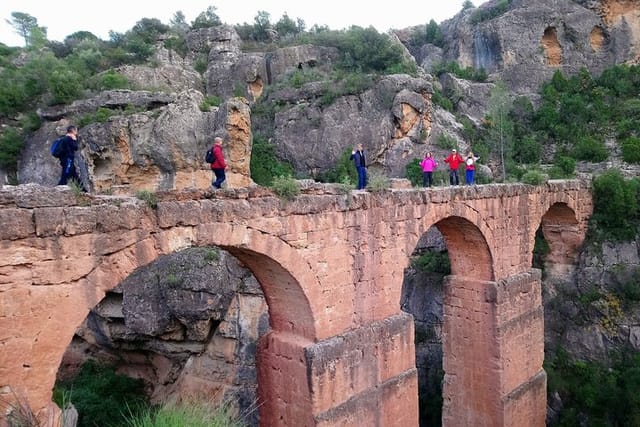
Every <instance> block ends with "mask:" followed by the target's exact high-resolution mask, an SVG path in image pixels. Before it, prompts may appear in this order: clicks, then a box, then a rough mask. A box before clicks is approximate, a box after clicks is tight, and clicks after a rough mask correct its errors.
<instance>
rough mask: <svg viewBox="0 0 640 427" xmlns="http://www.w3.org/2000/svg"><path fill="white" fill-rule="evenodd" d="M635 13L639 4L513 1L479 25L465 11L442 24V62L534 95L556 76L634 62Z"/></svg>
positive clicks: (638, 29)
mask: <svg viewBox="0 0 640 427" xmlns="http://www.w3.org/2000/svg"><path fill="white" fill-rule="evenodd" d="M581 3H582V4H581ZM494 6H495V4H494V3H492V2H488V3H485V4H484V5H482V6H481V7H480V8H481V9H485V10H486V9H489V8H492V7H494ZM639 12H640V6H639V5H638V4H637V2H631V1H626V0H602V1H599V2H588V4H587V2H580V3H578V2H574V1H570V0H559V1H556V0H541V1H535V2H531V1H526V0H516V1H513V2H512V3H511V7H510V10H509V11H507V12H506V13H504V14H502V15H500V16H498V17H496V18H494V19H489V20H485V21H480V22H477V20H474V19H473V18H474V16H477V15H474V14H477V13H478V9H471V10H466V11H464V12H462V13H461V14H459V15H457V16H456V17H455V18H453V19H451V20H449V21H445V23H444V34H445V39H446V45H447V48H446V49H445V55H444V56H445V59H446V60H453V61H457V62H458V63H460V65H461V66H462V67H467V66H472V67H475V68H484V69H485V70H486V71H487V72H489V73H499V74H500V76H501V78H502V79H503V80H505V81H507V82H508V83H509V85H510V87H511V88H512V89H514V90H516V91H517V92H520V93H530V92H536V91H537V88H538V87H539V85H540V83H542V82H543V81H545V80H547V79H549V78H550V77H551V75H552V74H553V72H554V71H555V70H561V71H563V72H565V73H575V72H577V71H578V70H579V69H580V68H582V67H586V68H588V69H589V70H590V71H591V72H593V73H599V72H601V71H602V70H603V69H604V68H606V67H609V66H612V65H614V64H616V63H620V62H624V61H629V60H636V59H637V57H638V47H639V46H640V44H639V43H638V40H639V34H640V24H639V23H638V22H639V20H638V14H639Z"/></svg>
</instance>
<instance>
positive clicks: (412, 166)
mask: <svg viewBox="0 0 640 427" xmlns="http://www.w3.org/2000/svg"><path fill="white" fill-rule="evenodd" d="M420 161H421V160H420V159H413V160H411V161H410V162H409V163H407V166H405V172H404V176H405V178H407V179H408V180H409V181H411V185H413V186H414V187H420V186H422V167H421V166H420Z"/></svg>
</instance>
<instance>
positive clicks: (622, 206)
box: [592, 169, 640, 240]
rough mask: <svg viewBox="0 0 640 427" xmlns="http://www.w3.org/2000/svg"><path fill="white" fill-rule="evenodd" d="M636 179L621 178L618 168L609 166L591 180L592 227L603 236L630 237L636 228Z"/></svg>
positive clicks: (637, 184) (619, 238)
mask: <svg viewBox="0 0 640 427" xmlns="http://www.w3.org/2000/svg"><path fill="white" fill-rule="evenodd" d="M639 188H640V186H639V182H638V180H637V179H628V180H627V179H625V178H624V177H623V176H622V173H621V172H620V171H619V170H616V169H611V170H608V171H606V172H604V173H603V174H602V175H600V176H598V177H596V178H595V179H594V180H593V216H592V220H593V222H594V224H595V226H596V229H597V230H598V231H600V232H601V233H603V234H604V237H605V238H610V239H613V240H631V239H634V238H635V236H636V234H637V232H638V230H637V228H638V224H639V221H638V219H639V212H638V207H639V205H638V189H639Z"/></svg>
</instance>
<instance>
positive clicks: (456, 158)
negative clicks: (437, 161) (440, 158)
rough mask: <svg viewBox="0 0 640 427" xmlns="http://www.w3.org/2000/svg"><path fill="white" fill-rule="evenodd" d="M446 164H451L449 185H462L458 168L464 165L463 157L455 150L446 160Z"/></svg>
mask: <svg viewBox="0 0 640 427" xmlns="http://www.w3.org/2000/svg"><path fill="white" fill-rule="evenodd" d="M444 162H445V163H448V164H449V184H451V185H454V182H455V185H460V178H459V177H458V167H459V166H460V165H461V164H462V163H464V159H463V158H462V156H461V155H460V154H458V151H457V150H456V149H455V148H453V149H452V150H451V154H449V157H447V158H446V159H444Z"/></svg>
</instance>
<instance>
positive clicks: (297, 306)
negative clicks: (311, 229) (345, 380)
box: [58, 247, 314, 426]
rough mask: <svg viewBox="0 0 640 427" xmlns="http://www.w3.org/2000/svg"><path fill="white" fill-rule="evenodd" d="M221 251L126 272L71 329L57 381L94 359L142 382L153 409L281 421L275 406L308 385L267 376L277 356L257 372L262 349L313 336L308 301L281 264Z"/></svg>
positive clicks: (200, 251)
mask: <svg viewBox="0 0 640 427" xmlns="http://www.w3.org/2000/svg"><path fill="white" fill-rule="evenodd" d="M227 249H228V250H224V249H222V248H221V247H196V248H188V249H183V250H180V251H178V252H174V253H172V254H169V255H162V256H160V257H158V258H156V259H155V260H154V261H153V262H151V263H150V264H147V265H145V266H142V267H139V268H137V269H135V270H134V271H133V272H131V274H129V275H128V276H126V278H125V279H124V280H123V281H122V282H121V283H120V284H118V286H116V287H115V288H113V289H111V290H109V291H108V292H107V293H106V294H105V297H104V298H103V299H102V300H101V301H100V302H99V303H98V304H97V305H96V306H95V307H93V308H92V309H91V310H90V312H89V314H88V316H87V317H86V319H85V321H84V322H83V324H82V325H81V326H80V327H79V328H78V329H77V331H76V333H75V335H74V337H73V339H72V342H71V344H70V345H69V347H68V348H67V351H66V353H65V355H64V357H63V358H62V363H61V364H60V367H59V370H58V380H59V383H60V384H62V383H63V382H64V381H65V380H68V379H69V378H70V377H71V376H72V375H73V374H74V372H77V371H78V369H79V368H80V366H81V365H82V363H83V362H84V361H86V360H89V359H91V360H95V361H98V362H102V363H106V364H109V365H111V366H113V367H115V369H116V371H117V372H118V373H122V374H125V375H127V376H130V377H133V378H140V379H142V380H143V381H144V384H145V388H146V391H147V395H148V396H149V398H150V401H151V403H154V404H160V403H174V402H181V401H186V402H189V401H192V400H196V401H202V402H207V404H210V405H211V406H215V405H217V404H219V403H220V402H225V403H227V404H228V405H230V406H231V409H232V410H233V411H234V412H236V413H239V414H242V419H243V421H244V422H245V423H247V425H251V426H257V425H259V424H260V423H261V421H260V416H261V414H262V413H263V411H266V413H267V414H269V415H270V416H280V415H282V414H281V413H277V411H274V410H273V405H275V404H277V403H274V401H278V402H282V401H285V402H288V403H289V404H290V403H291V400H292V399H291V396H289V395H287V390H286V388H291V389H302V391H303V392H304V390H305V387H307V384H306V380H305V377H304V376H300V375H292V376H291V377H290V378H289V383H288V384H279V383H278V382H277V381H278V379H274V377H273V374H271V373H270V372H269V371H270V370H272V369H274V366H275V365H276V363H277V360H276V362H273V360H272V359H277V358H276V357H273V355H269V354H268V355H267V356H271V359H269V360H268V361H267V362H266V363H267V364H268V365H269V366H266V367H262V368H261V367H260V366H259V364H260V363H262V361H261V358H260V357H259V356H260V353H261V352H263V351H264V345H263V344H262V343H263V342H266V341H267V340H268V338H269V336H270V335H273V334H275V335H274V336H275V337H276V338H273V339H276V340H277V337H278V334H279V333H284V334H285V335H287V336H292V337H296V336H297V337H298V338H297V339H298V340H302V341H304V342H307V339H306V338H304V336H305V335H298V334H308V335H312V334H313V330H314V327H313V321H312V318H311V315H310V308H309V304H308V301H307V299H306V296H305V295H304V292H303V291H302V289H301V287H300V285H299V284H298V282H297V281H296V279H294V278H293V276H292V275H291V273H289V272H288V271H287V270H286V269H285V268H284V267H283V266H282V265H280V264H279V263H278V262H276V261H275V260H273V259H271V258H269V257H268V256H266V255H262V254H258V253H256V252H254V251H252V250H249V249H247V248H237V247H227ZM274 250H275V249H274ZM252 272H255V275H254V274H253V273H252ZM263 290H264V295H263ZM283 307H287V309H286V310H285V309H283ZM266 353H269V350H267V351H266ZM280 354H283V355H284V356H286V354H284V353H278V355H280ZM260 370H262V371H266V372H267V373H266V374H264V372H263V373H261V372H260ZM259 379H260V380H259ZM297 382H301V384H297ZM274 385H275V388H274ZM282 390H284V392H283V391H282ZM298 396H299V399H300V401H302V402H303V403H302V404H299V403H298V402H294V404H295V405H298V404H299V406H300V407H301V408H298V410H299V411H302V412H306V410H307V408H306V407H305V403H304V400H305V397H304V395H303V393H298ZM71 403H73V400H72V401H71ZM80 416H82V413H81V414H80ZM262 425H269V422H268V420H267V421H265V422H262Z"/></svg>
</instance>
